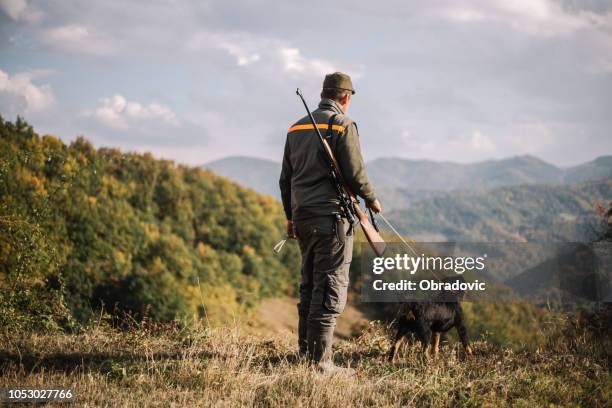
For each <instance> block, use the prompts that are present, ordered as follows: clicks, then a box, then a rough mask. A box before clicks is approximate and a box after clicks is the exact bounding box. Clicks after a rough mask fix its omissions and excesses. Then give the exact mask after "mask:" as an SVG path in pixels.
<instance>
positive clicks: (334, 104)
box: [319, 98, 344, 113]
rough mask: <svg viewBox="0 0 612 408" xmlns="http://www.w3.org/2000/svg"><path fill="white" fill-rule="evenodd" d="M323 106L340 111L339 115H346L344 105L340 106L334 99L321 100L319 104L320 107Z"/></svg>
mask: <svg viewBox="0 0 612 408" xmlns="http://www.w3.org/2000/svg"><path fill="white" fill-rule="evenodd" d="M321 105H329V106H332V107H333V108H335V109H336V110H338V111H339V112H338V113H344V109H343V107H342V105H340V104H339V103H338V102H336V101H334V100H333V99H328V98H323V99H321V102H320V103H319V106H321Z"/></svg>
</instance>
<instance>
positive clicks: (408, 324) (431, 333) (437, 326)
mask: <svg viewBox="0 0 612 408" xmlns="http://www.w3.org/2000/svg"><path fill="white" fill-rule="evenodd" d="M459 279H460V280H463V278H459ZM455 280H457V278H450V279H449V278H446V279H442V282H453V281H455ZM439 299H443V301H424V302H409V303H404V304H403V307H404V310H403V312H402V314H401V316H400V318H399V321H398V327H397V334H396V335H395V340H394V342H393V345H392V346H391V349H390V350H389V352H388V353H387V358H388V360H389V361H393V360H394V357H395V355H396V353H397V350H398V349H399V347H400V346H401V345H402V343H403V342H404V340H405V338H406V336H407V335H408V333H414V334H415V335H416V337H417V338H418V339H419V341H420V342H421V344H422V345H423V352H426V351H427V348H428V346H429V344H430V342H431V343H432V345H433V352H434V354H435V355H437V354H438V351H439V346H440V334H441V333H446V332H447V331H449V330H450V329H452V328H453V327H455V328H456V329H457V333H458V334H459V338H460V339H461V343H462V344H463V348H464V350H465V352H466V353H467V354H468V355H471V354H472V349H471V348H470V346H469V344H468V339H467V330H466V328H465V324H464V318H463V309H462V308H461V304H460V302H461V300H462V299H463V292H445V293H444V294H442V295H440V297H439Z"/></svg>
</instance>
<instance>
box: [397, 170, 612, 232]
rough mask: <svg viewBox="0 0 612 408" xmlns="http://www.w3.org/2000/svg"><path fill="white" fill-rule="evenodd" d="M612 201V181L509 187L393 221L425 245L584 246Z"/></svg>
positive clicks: (450, 196) (403, 213)
mask: <svg viewBox="0 0 612 408" xmlns="http://www.w3.org/2000/svg"><path fill="white" fill-rule="evenodd" d="M610 200H612V179H607V180H602V181H598V182H587V183H582V184H578V185H574V186H546V185H534V186H518V187H504V188H499V189H495V190H492V191H488V192H480V193H478V192H453V193H447V194H443V195H440V196H437V197H434V198H432V199H427V200H423V201H419V202H417V203H415V204H413V205H412V206H411V207H410V208H409V209H407V210H398V211H393V212H391V213H390V214H389V218H390V219H391V220H392V221H393V222H394V223H395V225H397V227H398V229H399V230H400V231H401V232H402V233H405V234H408V235H409V236H411V237H413V238H415V239H421V240H425V241H427V240H432V239H434V240H438V241H440V240H450V241H477V242H486V241H498V242H502V241H510V242H511V241H519V242H522V241H530V240H531V241H584V240H588V239H590V238H592V237H591V236H589V235H590V234H592V233H593V231H592V228H594V227H595V226H597V225H598V222H599V218H598V216H597V214H596V213H595V211H594V206H595V204H596V203H598V202H599V203H602V204H605V203H607V202H609V201H610Z"/></svg>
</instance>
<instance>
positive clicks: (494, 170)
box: [203, 156, 612, 209]
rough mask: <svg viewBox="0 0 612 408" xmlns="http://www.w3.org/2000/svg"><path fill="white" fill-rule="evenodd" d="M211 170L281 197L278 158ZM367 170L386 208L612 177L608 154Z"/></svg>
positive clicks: (231, 161)
mask: <svg viewBox="0 0 612 408" xmlns="http://www.w3.org/2000/svg"><path fill="white" fill-rule="evenodd" d="M203 167H206V168H209V169H210V170H212V171H214V172H215V173H217V174H219V175H221V176H224V177H227V178H229V179H231V180H233V181H235V182H237V183H240V184H242V185H244V186H246V187H249V188H252V189H253V190H255V191H258V192H261V193H265V194H270V195H272V196H273V197H276V198H280V193H279V190H278V176H279V174H280V163H277V162H274V161H271V160H264V159H256V158H252V157H228V158H224V159H221V160H216V161H213V162H210V163H207V164H205V165H204V166H203ZM367 167H368V174H369V176H370V178H371V180H372V183H373V184H374V186H375V188H376V189H377V191H378V192H379V195H380V197H381V201H382V202H383V205H384V207H385V208H386V209H401V208H406V207H407V206H408V205H410V204H411V203H414V202H416V201H419V200H421V199H427V198H432V197H435V196H438V195H439V194H440V193H443V192H449V191H455V190H462V191H474V190H476V191H483V190H490V189H495V188H499V187H511V186H519V185H532V184H565V185H567V184H572V183H578V182H582V181H591V180H601V179H605V178H610V177H612V156H602V157H598V158H597V159H595V160H592V161H590V162H587V163H584V164H581V165H578V166H574V167H568V168H562V167H557V166H554V165H552V164H550V163H547V162H545V161H543V160H541V159H539V158H537V157H534V156H517V157H512V158H509V159H503V160H487V161H483V162H478V163H472V164H459V163H452V162H436V161H432V160H408V159H400V158H381V159H376V160H373V161H371V162H369V163H368V164H367Z"/></svg>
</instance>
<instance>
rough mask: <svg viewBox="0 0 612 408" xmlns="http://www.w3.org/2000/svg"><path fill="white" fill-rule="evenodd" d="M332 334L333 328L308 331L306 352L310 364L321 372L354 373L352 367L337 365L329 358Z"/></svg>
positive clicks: (330, 355)
mask: <svg viewBox="0 0 612 408" xmlns="http://www.w3.org/2000/svg"><path fill="white" fill-rule="evenodd" d="M333 336H334V330H333V328H332V329H331V330H325V331H319V332H318V333H312V331H309V332H308V352H309V355H310V358H311V362H312V364H313V365H314V367H315V368H316V369H317V371H319V372H321V373H323V374H343V375H354V374H355V370H354V369H352V368H344V367H338V366H336V365H335V364H334V363H333V361H332V358H331V357H332V341H333Z"/></svg>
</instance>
